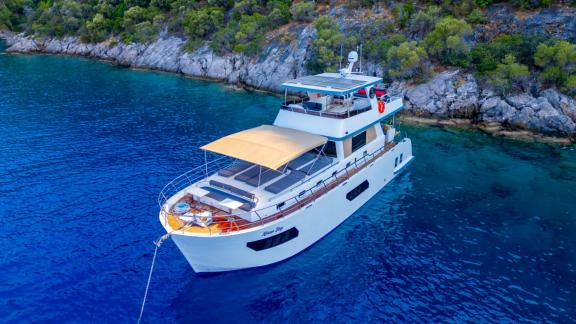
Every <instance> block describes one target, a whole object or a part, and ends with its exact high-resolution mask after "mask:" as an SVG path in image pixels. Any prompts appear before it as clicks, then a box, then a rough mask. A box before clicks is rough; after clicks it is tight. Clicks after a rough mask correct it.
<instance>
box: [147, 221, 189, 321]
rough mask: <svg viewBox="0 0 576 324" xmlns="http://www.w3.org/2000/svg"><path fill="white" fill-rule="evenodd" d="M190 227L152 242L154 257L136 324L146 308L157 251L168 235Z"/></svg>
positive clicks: (181, 228)
mask: <svg viewBox="0 0 576 324" xmlns="http://www.w3.org/2000/svg"><path fill="white" fill-rule="evenodd" d="M192 225H193V222H188V223H185V224H184V225H182V226H181V227H179V228H177V229H175V230H172V231H170V232H168V233H166V234H164V235H162V236H161V237H160V238H159V239H158V241H156V242H154V245H155V246H156V247H155V248H154V256H152V264H151V265H150V272H149V273H148V281H147V282H146V290H144V298H143V299H142V306H141V307H140V315H139V316H138V322H137V323H138V324H140V321H141V320H142V315H143V314H144V306H146V299H147V298H148V289H149V288H150V281H151V280H152V273H153V272H154V265H155V263H156V255H157V254H158V249H159V248H160V246H161V245H162V243H164V241H166V240H167V239H168V238H169V237H170V235H172V233H174V232H176V231H181V230H184V229H185V228H187V227H190V226H192Z"/></svg>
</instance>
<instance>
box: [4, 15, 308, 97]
mask: <svg viewBox="0 0 576 324" xmlns="http://www.w3.org/2000/svg"><path fill="white" fill-rule="evenodd" d="M284 32H286V33H289V34H291V35H293V36H294V40H293V41H291V42H290V43H283V42H281V41H275V40H273V39H274V37H273V36H274V35H272V36H271V40H270V42H268V45H267V46H266V47H265V48H263V49H262V54H261V55H260V56H259V57H257V58H248V57H246V56H244V55H241V54H224V55H219V54H217V53H215V52H214V51H213V50H212V49H210V48H209V47H208V46H207V45H204V46H202V47H200V48H199V49H197V50H195V51H193V52H186V51H185V50H184V44H185V40H183V39H181V38H178V37H174V36H167V35H163V36H161V37H160V38H159V39H157V40H156V41H154V42H152V43H149V44H122V43H117V42H113V41H111V40H108V41H105V42H102V43H98V44H85V43H82V42H81V41H80V40H79V38H77V37H64V38H49V39H35V38H34V37H32V36H26V35H24V34H12V33H6V32H4V34H3V35H2V36H1V37H3V38H5V39H6V40H7V44H8V46H9V48H8V49H7V51H8V52H12V53H35V52H38V53H52V54H68V55H78V56H87V57H93V58H97V59H102V60H109V61H113V62H115V63H116V64H119V65H122V66H127V67H133V68H147V69H154V70H162V71H167V72H175V73H182V74H185V75H189V76H194V77H202V78H209V79H215V80H222V81H226V82H230V83H241V84H243V85H246V86H249V87H254V88H259V89H265V90H271V91H277V90H280V89H279V86H280V84H281V83H282V82H283V81H284V80H286V79H289V78H294V77H296V76H299V75H302V74H304V73H305V68H304V63H305V61H306V58H307V55H309V54H308V48H309V44H310V43H311V39H312V37H314V34H315V29H314V27H312V26H310V25H293V26H291V27H290V28H289V29H288V30H284Z"/></svg>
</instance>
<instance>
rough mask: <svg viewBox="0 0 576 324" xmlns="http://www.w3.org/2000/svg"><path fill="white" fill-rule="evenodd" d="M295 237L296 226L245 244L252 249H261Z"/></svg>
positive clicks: (296, 235) (296, 234)
mask: <svg viewBox="0 0 576 324" xmlns="http://www.w3.org/2000/svg"><path fill="white" fill-rule="evenodd" d="M296 237H298V230H297V229H296V227H292V228H291V229H289V230H287V231H285V232H282V233H280V234H276V235H273V236H270V237H267V238H265V239H261V240H258V241H253V242H248V243H246V246H248V247H249V248H251V249H252V250H254V251H262V250H266V249H269V248H273V247H275V246H278V245H280V244H283V243H286V242H288V241H290V240H292V239H294V238H296Z"/></svg>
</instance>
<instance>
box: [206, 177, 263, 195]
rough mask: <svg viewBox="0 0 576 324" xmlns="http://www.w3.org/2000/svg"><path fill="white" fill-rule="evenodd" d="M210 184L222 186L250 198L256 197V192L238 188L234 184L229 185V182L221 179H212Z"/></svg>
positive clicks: (217, 186)
mask: <svg viewBox="0 0 576 324" xmlns="http://www.w3.org/2000/svg"><path fill="white" fill-rule="evenodd" d="M210 185H211V186H213V187H216V188H221V189H224V190H227V191H230V192H231V193H234V194H237V195H240V196H243V197H246V198H248V199H254V194H253V193H251V192H248V191H246V190H242V189H240V188H236V187H234V186H232V185H229V184H227V183H222V182H220V181H216V180H210Z"/></svg>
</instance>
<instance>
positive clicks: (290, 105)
mask: <svg viewBox="0 0 576 324" xmlns="http://www.w3.org/2000/svg"><path fill="white" fill-rule="evenodd" d="M308 100H309V99H303V100H301V101H288V102H286V103H284V104H283V105H281V106H280V109H282V110H288V111H292V112H297V113H301V114H306V115H312V116H320V117H327V118H334V119H345V118H349V117H353V116H356V115H359V114H361V113H363V112H366V111H369V110H370V109H372V106H371V105H369V106H368V107H364V108H358V109H355V108H354V107H353V105H352V106H351V107H350V108H352V109H350V110H348V111H342V112H335V111H322V110H312V109H307V108H304V106H302V108H300V107H295V105H298V104H302V103H303V102H305V101H308Z"/></svg>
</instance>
